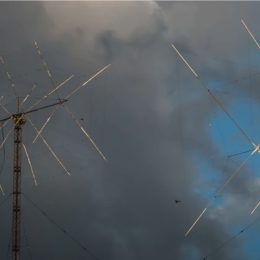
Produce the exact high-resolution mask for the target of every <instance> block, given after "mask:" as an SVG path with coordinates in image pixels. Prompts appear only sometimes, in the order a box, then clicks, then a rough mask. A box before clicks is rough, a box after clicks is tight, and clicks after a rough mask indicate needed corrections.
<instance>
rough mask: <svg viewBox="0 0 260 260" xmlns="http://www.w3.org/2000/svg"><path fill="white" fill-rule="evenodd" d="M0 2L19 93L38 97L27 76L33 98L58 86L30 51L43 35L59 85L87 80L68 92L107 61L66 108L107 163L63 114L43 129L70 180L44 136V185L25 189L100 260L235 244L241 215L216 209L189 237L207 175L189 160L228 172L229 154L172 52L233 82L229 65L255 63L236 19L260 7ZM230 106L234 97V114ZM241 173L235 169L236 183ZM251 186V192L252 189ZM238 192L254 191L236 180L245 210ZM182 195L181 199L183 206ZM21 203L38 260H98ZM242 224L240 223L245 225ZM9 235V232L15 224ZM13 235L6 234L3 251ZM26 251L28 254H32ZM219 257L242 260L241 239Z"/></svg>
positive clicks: (38, 160)
mask: <svg viewBox="0 0 260 260" xmlns="http://www.w3.org/2000/svg"><path fill="white" fill-rule="evenodd" d="M0 6H1V9H0V12H1V18H0V19H1V21H2V22H1V23H0V24H1V27H0V28H1V35H2V38H3V39H4V40H3V41H2V43H1V45H0V47H1V48H2V50H1V51H2V52H3V54H6V55H5V56H6V60H7V62H8V67H9V68H10V70H11V71H12V73H13V74H14V75H15V74H18V73H19V75H22V76H23V77H22V76H21V77H20V78H19V77H17V81H18V82H22V83H23V84H21V85H20V86H21V87H20V88H21V92H22V93H25V92H26V91H28V90H29V89H30V87H28V85H29V80H28V78H29V76H28V75H29V73H30V72H31V73H32V74H31V77H32V78H33V81H35V82H37V84H38V85H39V88H38V91H39V92H37V91H36V92H35V95H36V96H37V95H39V93H44V92H45V91H46V88H48V86H49V83H48V81H47V79H46V76H45V74H44V72H43V71H42V69H41V64H40V61H39V59H38V57H37V55H36V53H35V51H34V50H33V48H32V47H31V46H32V41H33V40H34V39H36V40H38V41H39V43H40V46H41V47H42V50H43V53H44V54H45V58H46V60H47V61H48V63H49V64H50V67H51V69H52V71H53V74H54V77H55V79H56V81H58V82H60V81H62V80H64V79H65V78H66V77H68V76H69V75H71V74H73V73H75V75H76V76H78V77H76V78H75V79H73V81H72V82H71V84H70V86H69V87H70V88H72V87H73V86H74V85H75V84H76V83H78V82H81V81H82V80H84V79H86V78H87V77H88V76H91V75H92V74H93V73H94V72H95V71H96V70H98V69H99V68H101V67H103V66H105V65H106V64H108V63H112V66H111V68H109V70H107V71H106V72H105V73H104V75H102V76H101V77H100V78H98V79H96V80H95V81H94V82H92V83H90V85H89V87H87V88H86V89H84V90H82V91H81V94H78V95H77V96H75V97H74V98H73V99H72V100H71V101H70V106H71V108H72V109H73V111H75V114H76V115H78V117H79V118H83V119H84V121H83V124H84V126H86V127H87V129H88V130H89V132H90V133H91V134H92V136H93V137H94V138H95V140H96V142H97V144H98V145H99V146H100V148H101V149H102V151H103V152H104V153H105V154H106V155H107V157H108V159H109V162H108V163H104V162H103V161H102V159H101V158H100V157H99V155H98V154H96V152H95V151H94V149H93V148H92V147H91V145H90V143H88V142H87V141H85V139H84V137H83V136H82V135H81V132H80V131H79V130H78V129H77V128H76V127H75V126H74V125H73V122H72V121H70V118H69V116H68V115H66V113H65V112H64V111H62V109H60V111H59V113H58V114H57V116H55V117H54V118H53V121H52V123H50V125H49V127H48V128H47V129H46V130H45V133H44V134H45V136H46V137H47V138H48V140H49V142H50V144H52V145H53V148H54V149H55V151H57V153H59V155H60V156H61V157H62V159H63V161H64V162H65V164H66V166H67V167H68V168H69V170H71V172H72V176H71V177H67V176H63V175H62V174H63V171H62V169H60V168H59V166H57V164H56V162H55V161H54V160H53V159H52V157H51V156H50V155H49V154H48V152H47V150H46V149H45V147H44V146H43V145H42V144H40V140H39V141H38V142H39V143H38V144H37V147H35V146H32V145H28V146H29V147H30V150H31V151H33V156H32V159H33V163H34V167H35V169H36V172H37V174H38V176H39V177H38V178H39V184H40V185H39V187H37V188H34V187H32V181H31V179H30V178H29V176H26V177H25V179H24V185H25V188H24V190H25V193H28V194H29V196H30V197H31V198H34V200H35V201H37V202H38V203H39V205H40V206H41V207H42V208H44V209H46V211H48V212H49V214H50V215H51V216H52V218H53V219H56V220H57V221H58V222H59V223H60V225H62V226H65V227H68V228H67V229H68V231H70V233H72V234H73V235H74V236H75V237H77V238H78V239H79V240H80V241H82V242H83V243H85V241H87V243H88V246H89V248H90V249H91V250H92V251H93V252H94V253H95V254H96V255H97V256H98V257H99V258H100V259H108V260H109V259H111V260H112V259H113V260H117V259H124V260H127V259H129V260H130V259H149V260H152V259H165V260H166V259H178V260H179V259H180V260H182V259H184V260H186V259H201V258H202V257H203V256H204V255H205V254H207V253H208V252H210V250H211V249H213V248H215V247H216V246H217V245H218V244H219V243H220V242H222V241H224V240H225V239H226V238H228V232H229V231H230V230H229V229H228V228H227V226H229V225H231V224H232V222H231V221H232V217H233V216H234V214H233V213H232V212H228V211H221V210H215V212H214V213H215V215H214V214H213V213H212V214H209V215H208V216H206V217H205V219H204V221H202V222H201V224H199V225H198V226H197V227H196V230H194V232H193V233H192V234H191V235H190V236H189V237H188V238H184V234H185V232H186V231H187V229H188V227H189V225H190V224H191V223H192V222H193V221H194V219H195V217H196V216H197V215H198V214H199V212H200V211H201V210H202V209H203V208H204V207H205V205H206V203H207V201H205V199H203V198H201V197H200V196H199V195H198V194H196V193H194V188H195V187H196V185H197V183H198V178H199V177H198V176H199V171H200V169H199V165H198V164H199V162H197V161H196V160H194V154H200V155H202V156H203V158H204V159H205V160H206V161H209V162H210V164H211V166H212V167H213V168H214V169H217V170H218V171H219V174H222V169H223V164H224V162H223V160H222V159H223V158H224V155H223V154H222V153H221V151H219V150H218V148H217V147H216V144H215V143H214V140H212V137H211V136H210V133H209V129H208V124H209V119H210V118H211V116H212V115H213V113H214V112H215V111H216V110H218V108H217V106H216V105H215V104H214V103H213V102H211V101H210V99H209V97H208V96H207V94H206V91H204V89H203V88H202V87H201V85H200V84H199V83H198V82H196V80H195V79H194V78H193V77H192V74H191V73H190V71H188V70H187V69H186V68H185V66H184V65H183V64H182V63H180V61H179V59H178V57H177V56H176V54H175V53H174V51H173V50H172V49H171V47H170V43H171V42H172V41H173V42H174V43H176V45H177V46H178V48H179V49H180V50H181V51H182V53H183V54H184V55H185V56H186V57H189V59H190V60H191V61H192V64H193V65H194V66H195V67H196V69H197V70H198V72H199V73H200V74H201V75H202V76H203V77H204V78H205V79H206V80H208V81H210V80H214V79H216V78H217V79H220V80H227V79H229V78H233V77H236V76H238V75H237V74H239V73H238V72H237V71H238V70H237V68H238V65H237V62H239V59H238V58H235V59H233V58H234V57H236V56H237V55H239V56H240V57H242V58H243V57H244V56H245V55H246V53H245V51H243V50H244V49H243V48H244V46H245V42H247V37H248V35H247V34H246V33H245V32H244V31H243V28H242V26H241V25H240V18H241V16H243V17H244V16H245V17H246V18H250V22H251V23H252V24H256V21H255V19H256V18H254V17H257V16H256V13H255V11H254V10H255V9H256V8H254V7H255V6H258V4H257V3H255V4H254V6H252V4H245V3H219V4H217V3H177V2H176V3H161V2H160V3H155V2H147V3H146V2H141V3H134V2H127V3H122V2H109V3H105V2H98V3H90V2H89V3H85V2H77V3H74V2H66V3H54V2H47V3H19V4H18V3H1V5H0ZM250 14H251V15H252V17H251V16H249V15H250ZM18 25H19V26H18ZM35 68H36V69H35ZM239 72H240V71H239ZM245 73H246V71H245ZM24 75H26V76H24ZM230 75H231V76H230ZM21 78H23V80H22V79H21ZM19 80H20V81H19ZM3 82H4V83H5V90H7V86H8V85H7V82H6V81H4V80H3ZM18 85H19V84H17V86H18ZM25 89H26V91H25ZM229 102H231V99H229V98H227V99H225V103H226V105H228V104H229ZM10 107H11V105H10ZM46 117H47V113H45V114H41V116H39V117H38V118H36V117H35V116H34V117H33V119H34V120H35V121H36V122H37V125H41V124H42V122H44V119H45V118H46ZM27 131H28V132H26V131H25V139H26V140H27V141H28V143H29V140H31V138H32V135H33V133H32V132H30V130H29V127H28V130H27ZM9 145H11V142H10V143H9ZM9 152H10V153H9V156H8V159H9V164H8V165H7V166H6V168H5V171H6V172H8V173H9V172H10V171H11V156H10V155H11V151H9ZM212 155H214V156H215V157H214V158H215V159H214V160H212ZM24 165H25V166H24V167H25V169H26V167H27V166H26V162H24ZM233 169H234V168H231V166H230V169H228V172H229V174H230V173H232V170H233ZM27 171H28V168H27ZM24 172H25V173H24V175H25V174H26V173H27V172H26V170H24ZM6 175H7V174H6ZM5 182H6V183H7V182H8V180H5ZM9 182H10V181H9ZM246 185H250V186H249V187H251V184H250V182H248V183H247V184H246ZM238 189H239V190H240V191H241V189H242V191H243V192H242V194H240V197H239V198H240V199H241V197H242V198H244V199H245V198H248V197H249V195H250V189H249V188H247V187H245V186H244V185H242V184H241V183H240V184H237V185H235V184H234V185H233V186H232V189H231V190H230V191H229V193H228V195H229V197H228V198H230V200H231V201H234V205H238V201H237V199H236V190H238ZM174 199H181V200H182V203H181V204H179V205H177V204H174ZM228 203H229V200H227V204H228ZM24 206H25V209H24V221H25V224H26V227H27V233H28V237H29V239H28V240H29V242H30V246H31V252H32V255H33V256H34V257H35V258H37V259H47V258H51V259H60V258H62V259H91V257H89V258H87V257H86V255H84V252H82V251H81V250H80V249H79V248H77V245H74V244H73V243H71V241H70V240H69V239H67V238H66V237H64V236H63V234H61V233H60V232H59V230H57V229H55V228H54V227H53V226H51V225H50V224H49V223H48V221H47V220H45V219H44V218H43V217H42V216H41V215H40V214H39V213H38V212H37V211H35V210H34V209H33V208H32V207H31V206H30V205H29V204H28V203H26V202H25V201H24ZM245 207H246V206H245ZM246 210H247V211H246ZM248 210H249V209H248V208H247V207H246V208H243V209H242V210H241V212H242V213H243V214H246V213H245V212H248ZM9 215H10V214H9ZM9 215H8V216H9ZM8 216H7V217H5V219H4V221H7V219H8ZM216 216H218V217H219V218H217V217H216ZM236 217H237V221H238V222H239V220H240V219H241V220H244V218H245V217H243V216H242V217H241V218H240V216H236ZM1 233H2V232H1ZM5 234H7V235H6V236H8V234H9V232H8V230H7V229H6V228H5ZM6 236H5V237H4V238H3V237H1V238H0V239H1V240H2V239H4V241H5V245H4V246H6V245H7V242H6ZM1 252H4V251H2V250H1ZM26 254H28V252H27V251H26V250H24V257H25V258H26ZM212 259H246V256H245V254H244V252H243V251H242V248H241V243H240V242H238V241H234V242H233V243H232V244H230V245H229V247H228V248H224V249H223V250H222V251H221V252H220V253H219V254H218V255H216V256H213V257H212Z"/></svg>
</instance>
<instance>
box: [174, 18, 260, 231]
mask: <svg viewBox="0 0 260 260" xmlns="http://www.w3.org/2000/svg"><path fill="white" fill-rule="evenodd" d="M242 23H243V25H244V26H245V27H246V29H247V31H248V32H249V34H250V35H251V37H253V35H252V33H251V32H250V31H249V29H248V27H247V26H246V24H245V23H244V21H243V20H242ZM253 39H255V38H254V37H253ZM171 46H172V48H173V49H174V50H175V52H176V53H177V55H178V56H179V57H180V59H181V60H182V61H183V62H184V64H185V65H186V66H187V67H188V69H189V70H190V71H191V72H192V74H193V75H194V76H195V78H196V79H197V80H198V81H199V82H200V84H201V85H202V86H203V88H205V90H206V91H207V92H208V94H209V96H210V97H211V98H212V100H213V101H214V102H215V103H216V104H217V105H218V107H219V108H220V109H221V110H222V111H223V112H224V113H225V114H226V116H227V117H228V118H229V119H230V121H231V122H232V123H233V124H234V125H235V126H236V128H237V129H238V130H239V131H240V132H241V133H242V135H243V136H244V137H245V138H246V139H247V140H248V142H249V143H250V144H251V145H252V150H251V151H252V152H251V153H250V155H249V156H248V157H247V158H246V159H245V160H244V161H243V162H242V163H241V164H240V165H239V167H238V168H237V169H236V170H235V171H234V172H233V173H232V174H231V176H230V177H229V178H228V179H227V181H226V182H225V183H224V184H223V185H221V186H220V187H219V189H217V191H216V193H215V195H214V197H213V199H212V200H211V201H210V202H209V203H208V206H206V207H205V208H204V209H203V210H202V212H201V213H200V214H199V216H198V217H197V218H196V219H195V221H194V222H193V223H192V225H191V226H190V228H189V229H188V230H187V232H186V233H185V236H188V235H189V233H190V232H191V231H192V229H193V228H194V227H195V226H196V224H197V223H198V222H199V220H200V219H201V218H202V216H203V215H204V214H205V213H206V211H207V209H208V208H209V206H210V205H211V203H212V201H213V200H215V199H216V197H217V195H219V194H220V193H221V192H222V191H223V190H224V188H225V187H226V186H227V185H228V184H229V183H230V182H231V181H232V180H233V179H234V178H235V177H236V176H237V175H238V174H239V173H240V171H241V170H242V168H243V167H244V166H245V164H246V163H247V161H248V160H249V159H250V158H251V157H252V156H253V155H254V154H255V153H256V152H258V153H260V145H256V144H255V142H254V141H253V140H252V138H251V137H250V136H249V135H248V134H247V133H246V132H245V130H244V129H243V128H242V127H241V126H240V125H239V124H238V122H237V121H236V120H235V119H234V118H233V116H231V114H230V113H229V112H228V110H227V109H226V108H225V106H224V105H223V104H222V103H221V102H220V101H219V100H218V98H217V97H216V96H215V95H214V94H213V93H212V91H211V90H210V89H209V87H208V85H207V83H205V82H204V81H203V80H202V79H201V78H200V76H199V74H198V73H197V72H196V71H195V69H194V68H193V67H192V66H191V65H190V64H189V62H188V61H187V60H186V59H185V58H184V56H183V55H182V54H181V53H180V51H179V50H178V49H177V48H176V46H175V45H174V44H171ZM259 205H260V202H259V203H258V204H257V206H256V207H255V208H254V210H253V211H252V212H251V214H253V213H254V211H255V210H256V208H257V207H258V206H259Z"/></svg>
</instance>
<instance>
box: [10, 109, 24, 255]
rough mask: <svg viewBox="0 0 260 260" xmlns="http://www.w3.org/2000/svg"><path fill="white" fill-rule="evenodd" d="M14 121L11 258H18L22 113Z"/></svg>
mask: <svg viewBox="0 0 260 260" xmlns="http://www.w3.org/2000/svg"><path fill="white" fill-rule="evenodd" d="M13 121H14V168H13V214H12V215H13V217H12V259H13V260H19V259H20V236H21V234H20V233H21V225H20V224H21V162H22V160H21V149H22V125H23V124H25V120H24V119H23V115H22V114H16V115H14V116H13Z"/></svg>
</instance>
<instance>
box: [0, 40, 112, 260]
mask: <svg viewBox="0 0 260 260" xmlns="http://www.w3.org/2000/svg"><path fill="white" fill-rule="evenodd" d="M34 46H35V48H36V50H37V53H38V55H39V57H40V59H41V61H42V64H43V66H44V69H45V71H46V73H47V75H48V78H49V80H50V82H51V85H52V89H51V90H50V91H49V92H48V93H47V94H45V95H44V96H42V97H41V98H39V99H38V100H37V101H36V102H35V103H33V104H32V105H31V106H29V107H28V108H26V109H25V108H24V105H25V103H26V102H27V101H28V100H29V99H30V97H31V95H32V92H33V90H34V89H35V87H36V85H35V84H33V86H32V88H31V89H30V91H29V93H28V94H27V95H26V96H25V97H24V98H23V99H22V100H21V98H20V97H19V95H18V92H17V89H16V86H15V84H14V82H13V79H12V76H11V74H10V73H9V72H8V71H7V70H6V69H4V70H5V74H6V76H7V79H8V81H9V83H10V85H11V88H12V90H13V93H14V96H15V97H16V98H17V110H16V112H11V111H9V110H8V109H7V108H6V106H5V105H4V104H3V103H2V100H3V99H4V97H0V108H1V109H2V110H3V111H4V112H5V113H6V116H5V117H4V118H1V119H0V123H1V125H0V129H2V128H5V127H6V126H7V124H8V123H9V122H12V123H13V127H12V128H11V129H10V130H9V131H8V132H7V134H6V135H5V137H4V139H3V140H2V143H1V144H0V151H1V149H3V147H4V145H5V143H6V141H7V140H8V138H9V137H10V135H11V133H14V162H13V166H14V168H13V169H14V170H13V193H12V196H13V206H12V207H13V210H12V260H20V257H21V241H20V240H21V238H20V237H21V195H22V192H21V191H22V185H21V154H22V150H23V151H24V153H25V156H26V159H27V162H28V165H29V168H30V172H31V175H32V179H33V182H34V184H35V185H38V183H37V179H36V174H35V171H34V168H33V165H32V162H31V158H30V155H29V152H28V149H27V147H26V145H25V144H24V143H23V141H22V130H23V126H24V125H25V124H26V123H27V122H29V125H30V126H31V127H32V129H33V130H34V131H35V138H34V141H33V142H34V143H35V142H36V140H37V139H38V138H40V139H41V141H42V142H43V144H44V145H45V146H46V147H47V149H48V150H49V152H50V153H51V154H52V156H53V157H54V159H55V160H56V162H57V163H58V164H59V165H60V167H61V168H62V169H63V170H64V171H65V173H66V174H67V175H71V173H70V171H69V170H68V169H67V167H66V166H65V165H64V163H63V162H62V160H61V159H60V158H59V156H58V155H57V154H56V153H55V152H54V150H53V149H52V147H51V146H50V144H49V143H48V142H47V140H46V138H45V137H44V136H43V130H44V128H45V127H46V126H47V124H48V122H49V121H50V120H51V118H52V117H53V116H54V114H55V112H56V111H57V109H58V107H60V106H62V107H64V108H65V111H66V112H67V113H68V114H69V115H70V117H71V118H72V119H73V121H74V122H75V124H76V125H77V126H78V127H79V128H80V130H81V131H82V132H83V133H84V135H85V137H86V138H87V139H88V140H89V141H90V143H91V144H92V145H93V147H94V148H95V150H96V151H97V152H98V153H99V155H100V156H101V157H102V158H103V160H105V161H107V159H106V157H105V155H104V154H103V153H102V152H101V150H100V149H99V148H98V146H97V145H96V143H95V142H94V140H93V138H92V137H91V136H90V135H89V134H88V133H87V131H86V130H85V129H84V128H83V126H82V125H81V124H80V122H79V120H77V118H76V116H75V115H74V113H73V112H72V111H71V109H70V108H69V107H68V106H67V105H66V106H65V103H68V101H69V100H70V98H71V97H72V96H73V95H74V94H76V92H78V91H79V90H80V89H81V88H83V87H84V86H85V85H87V84H88V83H89V82H90V81H92V80H93V79H95V78H96V77H98V76H99V75H100V74H101V73H103V72H104V71H105V70H106V69H108V68H109V67H110V65H111V64H108V65H106V66H105V67H103V68H102V69H100V70H99V71H98V72H96V73H95V74H94V75H93V76H92V77H90V78H89V79H88V80H87V81H85V82H83V83H82V84H81V85H79V86H77V87H76V88H74V90H73V91H72V92H70V93H69V94H68V95H67V96H66V97H65V98H61V97H60V95H59V93H58V90H60V89H61V88H62V87H64V86H65V85H66V83H67V82H69V81H70V80H71V79H72V78H73V77H74V75H71V76H69V77H68V78H66V79H65V80H64V81H63V82H61V83H59V84H56V82H55V81H54V79H53V76H52V74H51V72H50V70H49V68H48V64H47V63H46V61H45V60H44V57H43V55H42V52H41V50H40V48H39V45H38V43H37V42H36V41H35V42H34ZM0 63H1V64H2V66H3V67H5V60H4V58H3V57H2V56H0ZM53 94H56V95H57V96H58V100H57V102H54V103H51V104H48V105H43V104H42V103H43V102H44V101H45V100H48V98H49V97H50V96H51V95H53ZM51 108H54V110H53V111H52V112H51V114H50V115H49V117H48V118H47V120H46V122H45V123H44V124H43V126H42V127H41V128H40V129H38V128H37V127H36V125H35V124H34V122H33V121H32V119H31V117H30V115H31V114H34V113H38V112H40V111H42V110H47V109H51ZM0 191H1V192H2V193H3V194H4V190H3V188H2V185H1V184H0ZM68 235H69V234H68ZM69 237H70V238H71V239H72V240H73V241H74V242H77V243H78V244H79V242H78V241H77V240H76V239H74V238H73V237H72V236H71V235H69ZM81 248H82V249H84V251H85V252H86V253H88V254H89V255H90V256H92V258H94V259H97V258H96V257H94V255H93V254H92V253H91V252H90V251H89V250H87V248H86V247H83V246H82V245H81Z"/></svg>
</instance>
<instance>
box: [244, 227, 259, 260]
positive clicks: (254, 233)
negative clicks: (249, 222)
mask: <svg viewBox="0 0 260 260" xmlns="http://www.w3.org/2000/svg"><path fill="white" fill-rule="evenodd" d="M241 239H242V240H243V247H244V250H245V252H246V254H247V256H248V259H250V260H259V259H260V248H259V225H258V226H257V225H256V226H252V227H251V228H250V229H249V230H247V231H246V232H243V233H242V234H241Z"/></svg>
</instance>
